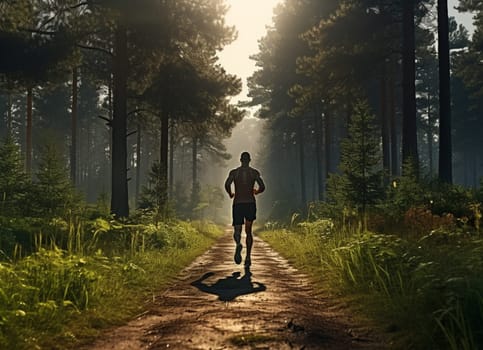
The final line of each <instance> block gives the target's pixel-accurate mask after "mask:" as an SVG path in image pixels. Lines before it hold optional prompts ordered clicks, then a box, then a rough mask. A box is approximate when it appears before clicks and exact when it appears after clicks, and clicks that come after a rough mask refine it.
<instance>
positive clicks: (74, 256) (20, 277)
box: [0, 219, 222, 349]
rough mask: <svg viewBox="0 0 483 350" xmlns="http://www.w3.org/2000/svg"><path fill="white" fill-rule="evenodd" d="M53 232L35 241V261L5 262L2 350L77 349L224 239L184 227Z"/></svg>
mask: <svg viewBox="0 0 483 350" xmlns="http://www.w3.org/2000/svg"><path fill="white" fill-rule="evenodd" d="M55 225H56V229H57V230H58V231H55V230H52V231H51V232H45V231H43V232H42V233H38V234H36V235H35V238H34V246H35V248H34V250H35V252H34V253H33V254H31V255H28V256H25V257H21V258H20V257H19V253H18V252H17V253H16V255H15V256H12V257H10V258H9V260H5V261H4V262H0V348H1V349H34V348H37V349H66V348H70V347H72V348H75V347H76V346H77V345H78V344H79V343H81V342H83V341H86V340H88V339H89V338H90V337H92V336H94V335H95V334H97V332H98V331H99V329H102V328H103V327H105V326H107V325H110V324H115V323H118V322H120V321H122V320H124V319H126V318H129V317H131V316H132V315H134V314H136V313H138V312H140V310H141V308H142V307H143V306H144V305H145V303H146V302H147V301H148V300H152V299H153V295H155V294H156V293H157V291H160V289H161V288H162V286H163V285H165V284H166V283H167V281H169V279H170V278H171V277H172V276H174V275H175V274H176V273H177V272H178V271H179V270H180V269H181V268H182V267H183V266H185V265H186V264H188V263H189V262H190V261H191V260H192V259H193V258H194V257H195V256H197V255H199V254H200V253H201V252H203V251H204V250H206V249H207V248H208V247H209V245H210V244H211V243H212V242H213V239H215V238H216V237H218V236H219V235H220V234H221V232H222V231H221V230H220V229H219V228H218V227H216V226H214V225H212V224H206V225H203V224H202V223H195V224H193V225H192V224H189V223H185V222H171V223H159V224H158V225H153V224H128V223H119V222H114V221H109V220H105V219H98V220H95V221H93V222H87V221H81V220H78V221H72V222H68V223H65V222H57V223H55ZM195 227H197V228H195ZM61 231H63V232H64V236H62V235H61V236H62V239H60V240H59V239H58V237H59V234H60V232H61ZM56 238H57V239H56ZM61 245H63V247H60V246H61ZM19 247H20V246H19ZM16 251H20V248H16Z"/></svg>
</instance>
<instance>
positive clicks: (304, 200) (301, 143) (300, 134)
mask: <svg viewBox="0 0 483 350" xmlns="http://www.w3.org/2000/svg"><path fill="white" fill-rule="evenodd" d="M297 134H298V135H297V136H298V144H299V165H300V196H301V201H302V212H303V213H304V214H305V213H306V209H307V194H306V185H305V157H304V153H305V142H304V125H303V120H302V117H299V122H298V133H297Z"/></svg>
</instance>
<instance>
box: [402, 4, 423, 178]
mask: <svg viewBox="0 0 483 350" xmlns="http://www.w3.org/2000/svg"><path fill="white" fill-rule="evenodd" d="M402 3H403V47H402V50H403V55H402V65H403V72H402V73H403V82H402V88H403V131H402V159H403V163H406V162H408V161H410V162H411V163H412V166H413V167H414V171H415V172H416V174H419V157H418V140H417V126H416V87H415V81H416V67H415V34H414V32H415V28H414V27H415V26H414V11H415V9H414V8H415V4H414V0H404V1H403V2H402Z"/></svg>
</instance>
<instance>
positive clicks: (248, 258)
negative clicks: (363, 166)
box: [245, 220, 253, 265]
mask: <svg viewBox="0 0 483 350" xmlns="http://www.w3.org/2000/svg"><path fill="white" fill-rule="evenodd" d="M252 224H253V221H248V220H247V221H245V233H246V234H247V256H246V258H245V265H250V264H251V262H252V260H251V254H252V245H253V236H252Z"/></svg>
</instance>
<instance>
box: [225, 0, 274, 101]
mask: <svg viewBox="0 0 483 350" xmlns="http://www.w3.org/2000/svg"><path fill="white" fill-rule="evenodd" d="M279 2H280V0H226V4H227V5H228V6H229V7H230V8H229V10H228V13H227V15H226V23H227V24H228V25H232V26H235V27H236V30H237V31H238V37H237V39H236V40H235V41H234V42H233V43H232V44H230V45H229V46H227V47H225V48H224V50H223V51H222V52H220V55H219V56H220V62H221V64H222V65H223V66H224V67H225V69H226V70H227V71H228V72H229V73H231V74H236V75H237V76H239V77H240V78H242V80H243V92H242V93H241V95H240V96H239V99H241V100H243V99H245V96H246V94H247V92H248V91H247V88H246V79H247V78H248V77H249V76H250V75H251V74H252V73H253V71H254V70H255V64H254V62H253V61H252V60H250V58H249V56H250V55H253V54H255V53H257V52H258V39H260V38H261V37H262V36H264V35H265V33H266V26H268V25H270V24H271V23H272V16H273V9H274V7H275V6H276V5H277V4H278V3H279Z"/></svg>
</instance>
